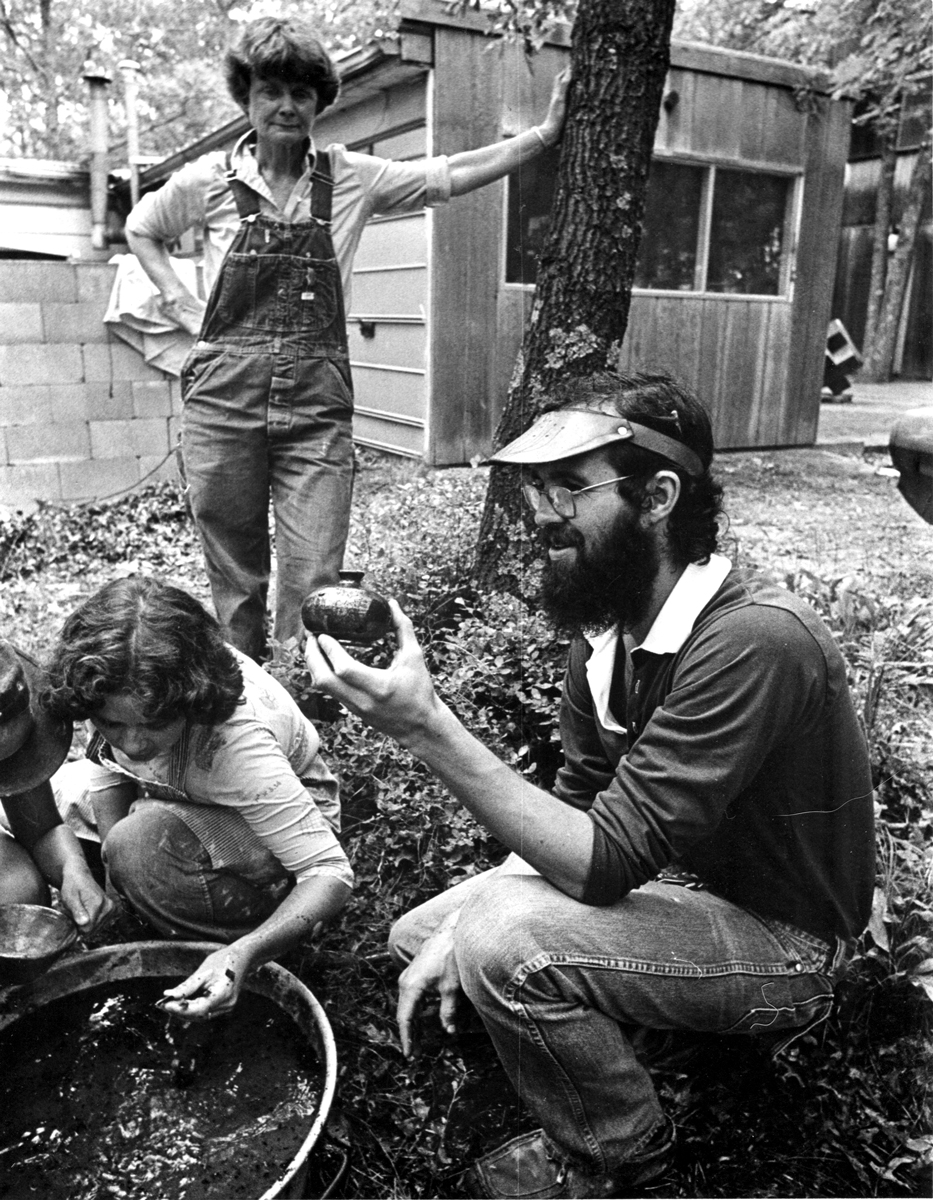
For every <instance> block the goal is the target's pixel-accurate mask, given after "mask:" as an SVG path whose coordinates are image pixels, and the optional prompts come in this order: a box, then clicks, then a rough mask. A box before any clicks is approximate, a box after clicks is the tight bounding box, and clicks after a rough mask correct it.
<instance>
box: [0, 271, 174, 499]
mask: <svg viewBox="0 0 933 1200" xmlns="http://www.w3.org/2000/svg"><path fill="white" fill-rule="evenodd" d="M115 273H116V267H115V266H110V265H109V264H108V263H63V262H62V263H59V262H38V261H35V262H29V261H23V260H7V261H3V260H0V504H3V505H12V506H19V505H28V504H30V503H31V502H33V501H35V500H89V499H103V498H105V497H109V496H111V495H113V494H114V493H117V492H121V491H123V490H124V489H127V488H131V487H133V486H135V485H136V484H138V483H139V482H140V481H141V480H142V479H143V478H144V477H145V476H148V475H149V473H150V472H151V471H153V470H155V474H153V475H152V476H151V478H152V479H159V478H165V477H167V476H174V474H175V463H174V456H170V457H169V459H168V461H167V462H165V463H164V464H162V466H161V467H160V466H159V464H160V463H161V462H162V459H164V458H165V456H166V454H168V452H169V449H170V448H171V447H174V445H175V442H176V440H177V425H178V418H179V415H180V412H181V395H180V390H179V386H178V380H177V379H173V378H171V377H170V376H167V375H164V374H163V373H162V372H161V371H157V370H155V369H154V368H153V367H150V366H148V365H147V364H146V362H145V361H144V359H143V357H142V355H140V354H138V353H137V352H136V351H135V350H134V349H133V348H132V347H131V346H129V345H127V344H126V343H125V342H123V341H121V340H120V339H119V338H116V337H114V335H113V334H112V333H111V332H110V330H109V329H108V328H107V327H106V326H105V325H104V323H103V316H104V313H105V311H106V309H107V301H108V299H109V297H110V290H111V287H112V286H113V279H114V275H115ZM147 482H148V480H147Z"/></svg>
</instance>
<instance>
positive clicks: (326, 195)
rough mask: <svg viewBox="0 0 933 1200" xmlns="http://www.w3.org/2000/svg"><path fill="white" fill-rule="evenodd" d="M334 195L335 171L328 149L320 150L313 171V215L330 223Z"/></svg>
mask: <svg viewBox="0 0 933 1200" xmlns="http://www.w3.org/2000/svg"><path fill="white" fill-rule="evenodd" d="M333 197H334V173H333V169H332V167H331V162H330V153H329V152H328V151H327V150H318V152H317V156H316V159H315V163H314V166H313V168H312V171H311V216H312V217H313V218H314V219H315V221H323V222H325V223H326V224H328V225H329V224H330V219H331V211H332V208H333Z"/></svg>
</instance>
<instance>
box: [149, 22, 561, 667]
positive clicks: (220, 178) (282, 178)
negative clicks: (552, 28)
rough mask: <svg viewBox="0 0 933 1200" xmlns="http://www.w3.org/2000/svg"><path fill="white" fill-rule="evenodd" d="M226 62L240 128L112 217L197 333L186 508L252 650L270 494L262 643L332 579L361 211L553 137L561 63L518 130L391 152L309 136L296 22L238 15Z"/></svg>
mask: <svg viewBox="0 0 933 1200" xmlns="http://www.w3.org/2000/svg"><path fill="white" fill-rule="evenodd" d="M226 74H227V86H228V89H229V91H230V94H231V95H232V97H233V99H234V100H235V101H236V102H237V104H239V105H240V107H241V108H242V109H243V111H244V112H245V113H246V114H247V116H248V117H249V120H250V124H251V126H252V129H251V130H250V131H249V133H247V134H246V136H245V137H244V138H243V139H242V140H241V141H240V142H239V143H238V144H237V146H236V147H235V148H234V150H233V152H232V153H231V154H227V155H225V154H224V153H223V152H221V151H218V152H215V153H212V154H208V155H205V156H204V157H203V158H200V159H198V160H197V161H196V162H193V163H190V164H189V165H188V166H186V167H184V168H182V170H181V171H179V172H178V173H177V174H176V175H174V176H173V177H172V178H171V179H170V180H169V181H168V182H167V183H166V184H165V186H164V187H162V188H161V189H160V190H159V191H157V192H152V193H150V194H149V195H147V196H144V197H143V198H142V200H141V201H140V202H139V204H138V205H137V206H136V208H134V209H133V211H132V213H130V216H129V218H128V220H127V223H126V233H127V241H128V242H129V246H130V249H131V250H132V251H133V253H134V254H135V255H136V257H137V258H138V260H139V262H140V263H141V265H142V267H143V268H144V270H145V271H146V272H147V274H148V275H149V277H150V278H151V279H152V281H153V283H154V284H155V286H156V287H157V288H158V289H159V291H160V293H161V295H162V302H163V306H164V308H165V310H166V311H167V313H168V314H169V315H170V316H172V317H173V318H174V319H175V320H176V321H177V323H178V324H179V325H180V326H182V327H183V328H185V329H187V330H188V331H189V332H190V333H192V334H195V335H196V336H198V338H199V340H198V341H197V342H196V344H195V346H194V348H193V350H192V352H191V354H190V356H189V358H188V360H187V362H186V364H185V367H184V370H183V373H182V388H183V393H184V401H185V411H184V420H183V431H182V445H183V452H184V462H185V471H186V475H187V481H188V486H189V496H190V502H191V508H192V512H193V513H194V519H195V522H196V524H197V527H198V531H199V533H200V537H201V544H202V547H203V550H204V556H205V561H206V565H207V573H208V576H209V579H210V584H211V591H212V594H213V598H214V606H215V608H216V611H217V614H218V617H219V619H220V621H221V624H222V625H224V626H225V627H226V629H227V630H228V631H229V636H230V639H231V640H232V642H233V643H234V645H236V646H237V648H238V649H240V650H242V651H243V652H244V653H245V654H249V655H250V656H252V657H253V658H256V659H257V660H259V659H261V658H262V657H263V656H264V655H265V653H266V652H267V646H266V633H265V613H266V595H267V591H268V584H269V575H270V561H271V554H270V545H269V536H268V510H269V498H270V495H271V498H272V504H273V509H274V513H275V549H276V563H277V585H276V610H275V626H274V636H275V638H276V640H277V641H279V642H285V641H287V640H289V639H291V638H294V639H296V640H298V639H300V638H301V637H302V636H303V628H302V625H301V620H300V609H301V602H302V600H303V599H304V597H305V596H306V595H307V594H308V592H309V591H311V589H312V588H315V587H318V586H320V585H322V584H327V583H335V582H336V581H337V572H338V570H339V568H340V566H341V564H342V561H343V553H344V548H345V545H346V539H347V532H348V529H349V520H350V499H351V490H352V481H353V444H352V437H351V418H352V412H353V391H352V383H351V378H350V366H349V357H348V350H347V331H346V308H347V305H348V301H349V284H350V270H351V266H352V261H353V256H354V254H355V252H356V247H357V244H358V243H359V239H360V235H361V233H362V230H363V226H364V224H365V223H366V221H367V220H368V219H369V218H370V217H372V216H375V215H377V214H380V213H390V212H416V211H418V210H419V209H421V208H423V207H424V206H425V205H437V204H442V203H444V202H445V201H447V200H448V199H449V198H450V197H451V196H457V195H460V194H462V193H464V192H469V191H472V190H473V189H474V188H477V187H480V186H482V185H483V184H486V183H490V182H492V181H493V180H495V179H499V178H501V177H502V176H503V175H505V174H507V173H508V172H509V171H513V170H515V169H516V168H517V167H519V166H520V165H521V164H522V163H525V162H527V161H529V160H530V159H532V158H534V157H536V156H537V155H538V154H540V153H541V152H542V150H543V149H544V148H545V147H546V146H550V145H553V144H555V143H556V142H557V141H558V139H559V138H560V134H561V127H562V124H563V118H564V110H565V98H566V90H567V85H568V82H569V75H568V74H567V73H566V72H564V73H562V74H561V75H559V76H558V77H557V79H556V81H555V86H554V91H553V94H552V97H551V104H550V107H549V109H548V113H547V116H546V118H545V120H544V122H543V123H542V124H541V125H539V126H535V127H534V128H533V129H529V130H527V131H526V132H525V133H522V134H520V135H519V136H518V137H514V138H508V139H506V140H503V141H500V142H495V143H493V144H491V145H489V146H485V147H482V148H480V149H477V150H471V151H466V152H464V153H461V154H455V155H453V156H452V157H450V158H447V157H446V156H439V157H436V158H428V159H422V160H420V161H417V162H393V161H390V160H387V159H381V158H374V157H373V156H371V155H368V154H359V153H356V152H353V151H349V150H347V149H346V148H345V147H344V146H341V145H332V146H328V147H326V148H322V149H318V148H316V147H315V144H314V142H313V140H312V130H313V126H314V121H315V118H316V117H317V116H318V115H319V114H320V113H321V112H323V111H324V109H326V108H327V107H328V106H329V105H330V104H332V103H333V102H334V100H335V99H336V97H337V91H338V79H337V73H336V70H335V67H334V64H333V62H332V61H331V59H330V57H329V56H328V54H327V52H326V51H325V49H324V47H323V46H322V45H321V43H320V41H319V40H318V38H317V37H316V35H315V33H314V32H313V30H312V28H311V26H310V25H308V24H307V23H306V22H304V21H302V20H299V19H288V20H280V19H276V18H273V17H263V18H260V19H259V20H255V21H251V22H249V23H248V24H246V25H244V26H243V28H242V30H241V32H240V35H239V38H238V39H237V41H236V42H235V44H234V45H233V47H232V48H231V49H230V51H229V52H228V54H227V59H226ZM192 227H199V228H201V229H202V230H203V232H204V265H205V278H206V280H207V281H208V283H211V282H213V289H212V291H211V295H210V300H209V302H208V305H207V310H206V312H204V313H203V322H202V312H203V307H204V306H203V304H202V303H201V302H200V301H199V300H197V299H196V298H195V297H194V296H192V295H191V293H190V292H188V290H187V289H186V288H185V286H184V285H183V284H182V282H181V280H180V279H179V278H178V276H177V275H176V274H175V272H174V271H173V269H172V266H171V262H170V260H169V254H168V249H167V244H168V243H171V242H172V241H173V240H175V239H177V238H178V237H180V236H181V235H182V234H183V233H184V232H185V231H186V230H188V229H190V228H192Z"/></svg>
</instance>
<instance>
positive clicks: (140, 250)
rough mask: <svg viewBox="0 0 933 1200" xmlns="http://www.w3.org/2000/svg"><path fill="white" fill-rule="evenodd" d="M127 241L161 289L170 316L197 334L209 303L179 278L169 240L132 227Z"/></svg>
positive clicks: (160, 292)
mask: <svg viewBox="0 0 933 1200" xmlns="http://www.w3.org/2000/svg"><path fill="white" fill-rule="evenodd" d="M126 241H127V245H128V246H129V248H130V250H131V251H132V253H133V254H135V255H136V257H137V259H138V260H139V265H140V266H141V267H142V269H143V270H144V271H145V272H146V274H147V275H148V276H149V278H150V279H151V280H152V282H153V283H154V284H155V286H156V287H157V288H158V290H159V294H160V295H161V297H162V308H163V310H164V311H165V314H166V316H168V317H169V318H170V319H171V320H173V321H174V322H175V324H176V325H178V326H179V327H180V328H181V329H184V330H185V331H186V333H190V334H191V335H192V336H193V337H197V336H198V334H199V333H200V332H201V322H202V320H203V319H204V312H205V309H206V308H207V305H206V304H205V303H204V301H203V300H199V299H198V297H197V296H195V295H194V294H193V292H190V291H189V290H188V289H187V288H186V287H185V285H184V284H183V283H182V281H181V280H180V279H179V278H178V275H177V274H176V273H175V269H174V268H173V266H172V260H171V257H170V256H169V252H168V250H167V249H166V246H165V243H164V242H160V241H159V240H158V239H157V238H152V237H147V236H146V235H144V234H141V233H132V232H131V231H130V230H129V229H128V230H127V231H126Z"/></svg>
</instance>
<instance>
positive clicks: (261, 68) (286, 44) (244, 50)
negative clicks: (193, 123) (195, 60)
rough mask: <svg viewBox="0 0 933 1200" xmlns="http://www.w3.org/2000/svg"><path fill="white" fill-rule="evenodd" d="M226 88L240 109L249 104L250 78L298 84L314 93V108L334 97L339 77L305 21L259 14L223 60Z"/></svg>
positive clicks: (323, 105)
mask: <svg viewBox="0 0 933 1200" xmlns="http://www.w3.org/2000/svg"><path fill="white" fill-rule="evenodd" d="M224 73H225V76H226V80H227V90H228V91H229V92H230V95H231V96H232V97H233V99H234V100H235V101H236V102H237V104H239V106H240V108H243V109H245V108H246V107H247V105H248V104H249V89H250V84H251V82H252V80H253V79H254V78H256V79H272V78H274V79H282V80H284V81H285V82H286V83H291V84H296V83H302V84H305V85H306V86H307V87H312V88H314V90H315V91H316V92H317V111H318V112H319V113H321V112H323V111H324V109H325V108H327V107H329V106H330V105H331V104H333V102H334V101H335V100H336V99H337V93H338V92H339V91H340V79H339V77H338V75H337V68H336V67H335V66H334V63H333V60H332V59H331V57H330V55H329V54H328V53H327V51H326V50H325V49H324V46H323V45H322V43H321V40H320V38H318V36H317V34H316V33H315V32H314V30H313V29H312V27H311V25H310V24H309V23H308V22H307V21H302V20H301V19H300V18H297V17H289V18H287V19H281V18H278V17H260V18H259V19H258V20H256V21H249V22H247V23H246V24H245V25H244V26H243V27H242V28H241V29H240V31H239V33H238V34H237V36H236V37H235V38H234V40H233V43H232V44H231V46H230V48H229V49H228V51H227V54H226V57H225V59H224Z"/></svg>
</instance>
